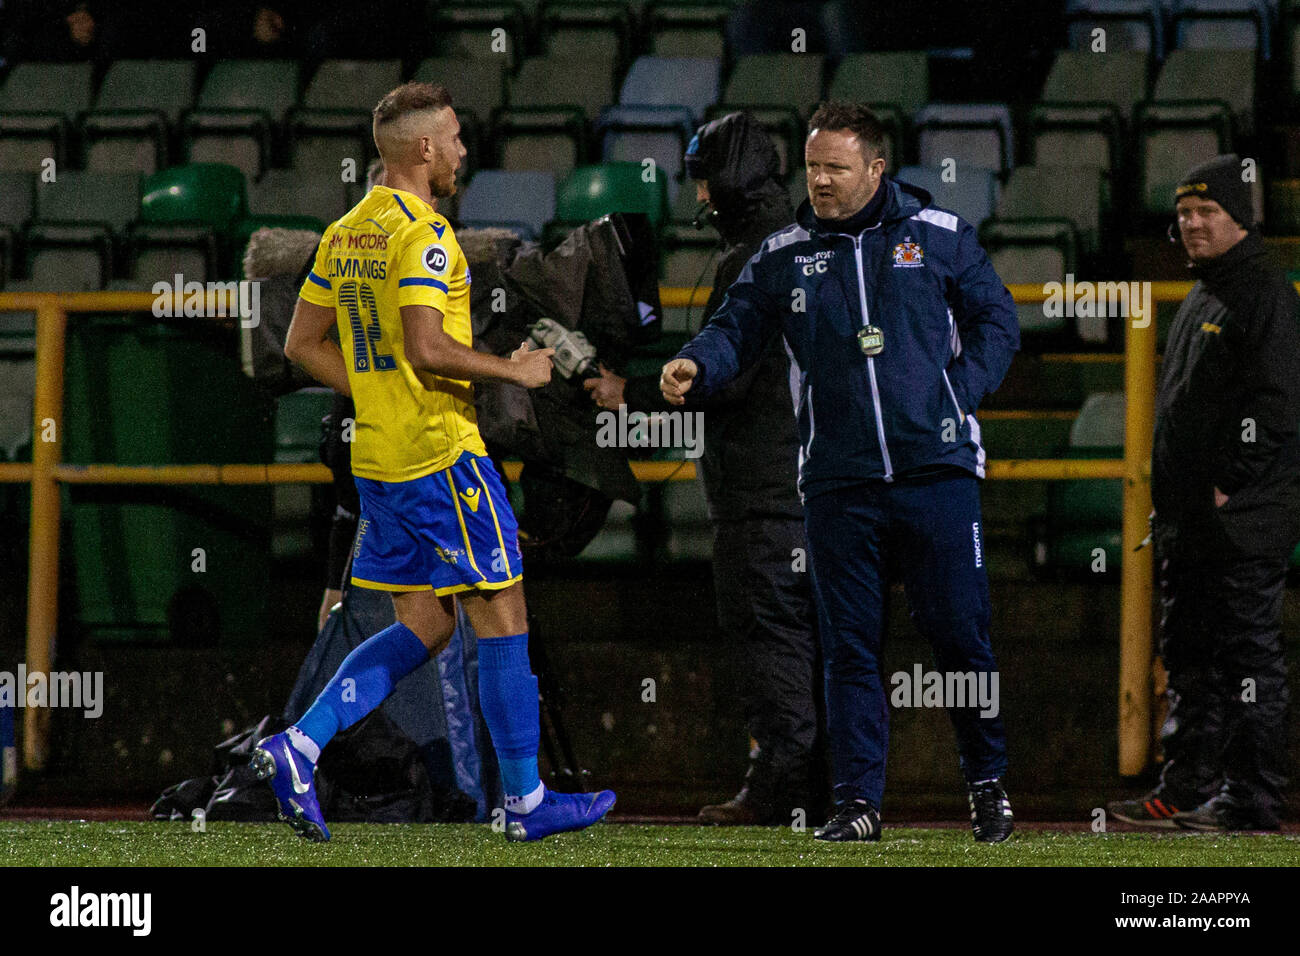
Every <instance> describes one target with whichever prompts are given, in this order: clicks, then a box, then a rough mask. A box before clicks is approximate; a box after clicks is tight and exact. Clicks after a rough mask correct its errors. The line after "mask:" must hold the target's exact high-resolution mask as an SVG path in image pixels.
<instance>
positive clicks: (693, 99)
mask: <svg viewBox="0 0 1300 956" xmlns="http://www.w3.org/2000/svg"><path fill="white" fill-rule="evenodd" d="M719 90H720V67H719V62H718V60H716V59H713V58H701V57H694V58H692V57H660V56H642V57H638V58H637V59H636V62H634V63H633V64H632V66H631V68H630V69H629V70H628V72H627V76H626V77H624V79H623V86H622V88H621V89H620V90H619V94H618V103H619V105H620V106H676V107H683V108H685V109H687V110H689V111H690V115H691V119H692V121H696V122H698V121H699V120H700V119H702V118H703V116H704V114H705V111H707V110H708V108H709V107H710V106H712V105H713V104H714V103H716V102H717V99H718V93H719Z"/></svg>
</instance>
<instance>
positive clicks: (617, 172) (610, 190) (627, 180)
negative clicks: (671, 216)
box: [555, 163, 668, 227]
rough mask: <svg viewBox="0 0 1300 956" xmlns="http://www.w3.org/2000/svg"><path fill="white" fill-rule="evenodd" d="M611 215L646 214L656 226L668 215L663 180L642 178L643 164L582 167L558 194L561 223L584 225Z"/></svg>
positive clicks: (569, 178) (666, 195)
mask: <svg viewBox="0 0 1300 956" xmlns="http://www.w3.org/2000/svg"><path fill="white" fill-rule="evenodd" d="M611 212H643V213H645V214H647V215H648V216H649V217H650V222H651V223H652V224H653V225H654V226H656V227H657V226H659V224H660V223H662V222H663V221H664V220H665V219H666V218H667V215H668V191H667V188H666V186H665V184H664V181H663V178H662V177H658V178H656V179H654V180H652V181H650V182H646V181H645V180H644V179H643V178H642V167H641V164H640V163H600V164H598V165H594V166H581V167H579V168H578V169H575V170H574V171H573V172H572V173H570V174H569V175H568V176H566V177H565V178H564V180H563V181H562V182H561V183H560V186H559V189H558V190H556V197H555V217H556V221H557V222H559V223H568V224H573V223H582V222H587V221H588V220H591V219H596V218H598V217H600V216H604V215H607V214H608V213H611Z"/></svg>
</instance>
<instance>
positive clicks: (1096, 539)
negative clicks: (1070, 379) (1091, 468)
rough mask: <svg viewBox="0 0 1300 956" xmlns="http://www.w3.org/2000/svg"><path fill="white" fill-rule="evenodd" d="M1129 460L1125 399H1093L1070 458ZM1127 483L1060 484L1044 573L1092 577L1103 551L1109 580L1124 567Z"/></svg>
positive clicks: (1043, 545) (1051, 499) (1051, 506)
mask: <svg viewBox="0 0 1300 956" xmlns="http://www.w3.org/2000/svg"><path fill="white" fill-rule="evenodd" d="M1123 456H1124V393H1123V392H1106V393H1100V394H1093V395H1089V396H1088V398H1087V399H1086V400H1085V401H1084V403H1083V407H1082V408H1081V409H1080V410H1079V417H1078V418H1076V419H1075V422H1074V425H1073V426H1072V427H1071V429H1070V443H1069V446H1068V447H1067V448H1066V449H1065V451H1064V457H1066V458H1122V457H1123ZM1123 494H1124V492H1123V482H1122V481H1119V480H1116V479H1096V480H1089V481H1054V482H1052V483H1051V484H1050V485H1049V486H1048V492H1047V521H1046V538H1045V540H1044V541H1040V542H1039V543H1038V547H1037V555H1036V563H1037V564H1038V565H1039V567H1040V568H1044V569H1052V570H1061V571H1067V572H1073V573H1092V568H1093V563H1094V561H1095V560H1096V557H1097V549H1101V551H1103V552H1104V554H1105V562H1106V564H1105V567H1106V573H1107V575H1108V577H1107V578H1106V580H1118V578H1117V577H1114V573H1115V572H1117V571H1119V569H1120V567H1121V566H1122V562H1123V558H1124V554H1123V549H1122V547H1121V524H1122V516H1123Z"/></svg>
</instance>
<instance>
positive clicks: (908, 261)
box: [661, 103, 1019, 842]
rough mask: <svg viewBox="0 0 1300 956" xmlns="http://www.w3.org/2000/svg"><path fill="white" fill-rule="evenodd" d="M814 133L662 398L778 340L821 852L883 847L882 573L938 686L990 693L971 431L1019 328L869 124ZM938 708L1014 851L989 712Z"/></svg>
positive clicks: (991, 278) (962, 228) (721, 373)
mask: <svg viewBox="0 0 1300 956" xmlns="http://www.w3.org/2000/svg"><path fill="white" fill-rule="evenodd" d="M809 125H810V130H811V132H810V133H809V136H808V140H807V143H806V147H805V160H806V166H807V171H808V191H809V201H808V202H804V203H802V204H801V205H800V207H799V210H798V212H797V214H796V224H795V225H792V226H790V227H789V228H787V229H784V230H782V231H780V232H777V233H774V234H773V235H771V236H769V237H768V238H767V239H766V240H765V241H764V243H763V245H762V246H761V247H760V249H759V251H758V253H757V254H755V255H754V257H753V258H751V259H750V260H749V262H748V264H747V265H746V266H745V269H744V270H743V271H742V273H741V274H740V277H739V279H737V280H736V282H735V283H734V284H733V285H732V286H731V288H730V289H729V290H728V293H727V298H726V300H725V301H724V302H723V303H722V305H721V307H720V308H719V309H718V310H717V312H715V313H714V315H713V317H712V320H711V321H710V323H709V324H708V326H706V327H705V328H704V329H703V330H702V331H701V332H700V334H699V335H697V336H696V337H695V338H694V339H692V340H691V342H689V343H688V344H687V345H686V346H685V347H684V348H683V349H682V351H681V352H680V353H679V355H678V356H677V357H676V358H675V359H673V360H672V361H671V362H669V363H668V364H667V365H666V366H665V367H664V373H663V378H662V380H661V387H662V390H663V393H664V396H665V398H666V399H667V400H668V401H669V402H671V403H673V404H683V403H684V402H685V401H689V400H693V399H697V398H700V397H705V396H708V395H709V394H711V393H713V392H715V391H716V390H717V389H718V388H720V387H722V386H723V385H725V384H726V383H727V382H729V381H731V380H732V379H734V378H735V377H736V376H737V375H738V374H740V373H741V372H742V371H743V370H744V369H746V368H748V367H749V366H750V365H752V364H753V363H754V362H755V361H757V360H758V358H759V356H760V354H761V352H762V348H763V344H764V342H765V341H766V340H767V339H768V337H769V336H770V335H772V334H774V333H776V332H777V331H779V332H780V333H781V334H782V335H783V336H784V341H785V347H786V349H787V351H788V352H789V354H790V358H791V381H790V387H791V392H792V398H793V402H794V406H795V410H796V415H797V418H798V424H799V432H800V438H801V442H802V447H801V449H800V455H799V490H800V493H801V495H802V496H803V499H804V508H805V522H806V527H807V537H808V546H809V551H810V558H811V562H810V564H811V571H812V584H813V592H814V597H815V599H816V603H817V609H818V614H819V621H820V625H821V634H822V641H823V648H824V656H825V667H826V696H827V720H828V729H829V733H830V738H831V750H832V761H833V770H834V775H835V785H836V805H837V806H836V813H835V815H834V816H833V817H832V819H831V820H830V821H829V822H828V823H827V824H826V825H825V826H824V827H822V828H820V829H818V830H817V831H816V836H817V837H818V838H819V839H824V840H872V839H879V836H880V815H879V810H880V805H881V798H882V795H883V791H884V769H885V753H886V747H887V742H888V725H889V711H888V706H889V703H888V700H887V696H886V695H887V689H886V686H885V681H886V677H885V675H883V674H882V673H881V669H880V647H881V632H882V626H883V608H884V603H885V597H886V594H887V592H888V583H887V580H886V576H887V574H888V573H889V572H890V571H894V570H896V571H897V572H898V573H900V574H901V575H902V579H903V583H904V586H905V589H906V591H907V596H908V602H909V605H910V607H911V613H912V618H913V620H914V621H915V622H916V624H917V626H918V627H919V629H920V630H921V632H922V633H923V634H924V635H925V636H926V638H927V639H928V640H929V641H930V643H931V646H932V647H933V650H934V655H935V662H936V664H937V667H938V670H939V671H940V672H941V673H942V674H944V675H945V677H946V675H949V674H954V675H955V674H962V675H972V676H973V680H972V681H971V682H968V683H966V684H964V685H963V686H966V687H969V686H970V685H971V683H977V684H979V686H984V687H995V686H997V685H995V684H993V682H992V679H991V676H992V675H994V674H996V664H995V661H994V658H993V652H992V648H991V646H990V641H989V618H990V611H989V596H988V579H987V576H986V573H985V568H984V558H983V553H982V541H981V522H980V501H979V487H978V479H979V478H982V477H984V463H985V454H984V448H983V446H982V445H981V444H980V428H979V423H978V421H977V420H976V418H975V415H974V412H975V411H976V409H978V408H979V405H980V402H981V401H982V400H983V399H984V397H985V396H986V395H988V394H989V393H990V392H991V391H993V390H994V389H995V388H996V387H997V386H998V384H999V383H1000V382H1001V381H1002V378H1003V376H1004V375H1005V374H1006V372H1007V369H1008V367H1009V366H1010V364H1011V358H1012V355H1013V354H1014V353H1015V351H1016V349H1017V348H1018V346H1019V328H1018V325H1017V321H1016V313H1015V306H1014V303H1013V302H1012V299H1011V295H1010V293H1008V292H1007V290H1006V287H1005V286H1004V285H1003V283H1002V281H1001V280H1000V279H999V278H998V276H997V273H996V272H994V270H993V267H992V265H991V264H990V263H989V260H988V257H987V256H986V255H985V253H984V251H983V249H981V248H980V246H979V243H978V242H977V240H976V234H975V229H974V228H973V227H972V226H971V225H970V224H969V223H967V222H965V221H963V220H962V219H960V218H959V217H958V216H956V215H954V214H953V213H950V212H946V211H944V210H941V209H938V208H935V207H933V206H931V205H930V196H929V194H928V193H926V192H925V191H924V190H922V189H918V188H916V187H914V186H911V185H908V184H907V183H903V182H899V181H897V180H892V179H890V178H889V177H888V176H886V175H885V174H884V167H885V159H884V136H883V130H882V129H881V127H880V124H879V122H878V121H877V120H876V118H875V117H874V116H873V115H872V114H871V113H870V111H868V110H866V109H865V108H864V107H860V106H856V105H851V104H837V103H830V104H824V105H823V106H822V107H820V108H819V109H818V111H817V113H815V114H814V116H813V118H812V121H811V122H810V124H809ZM980 675H983V676H980ZM948 683H949V681H947V680H945V684H948ZM952 684H953V686H954V688H955V687H956V685H957V682H956V681H953V682H952ZM920 692H921V688H914V689H913V699H914V700H919V698H920ZM971 696H972V697H973V696H975V695H971ZM944 703H945V705H946V706H948V710H949V714H950V716H951V717H952V721H953V724H954V727H955V729H956V733H957V742H958V750H959V752H960V757H961V766H962V770H963V773H964V775H965V778H966V782H967V788H968V793H969V796H970V805H971V818H972V827H973V829H974V831H975V837H976V839H977V840H981V841H986V842H996V841H999V840H1002V839H1005V838H1006V837H1007V836H1009V835H1010V833H1011V829H1012V820H1011V808H1010V804H1009V802H1008V801H1007V798H1006V793H1005V791H1004V790H1003V788H1002V785H1001V780H1000V778H1001V777H1002V775H1003V773H1004V771H1005V769H1006V747H1005V738H1004V734H1003V728H1002V722H1001V719H1000V718H999V717H998V716H997V709H996V707H993V708H990V707H981V706H980V705H979V704H978V703H977V702H976V701H975V700H970V699H968V700H965V701H955V700H948V699H945V701H944ZM955 704H964V706H954V705H955ZM981 713H983V714H984V716H981Z"/></svg>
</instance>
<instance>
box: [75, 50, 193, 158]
mask: <svg viewBox="0 0 1300 956" xmlns="http://www.w3.org/2000/svg"><path fill="white" fill-rule="evenodd" d="M195 71H196V64H195V62H194V61H192V60H117V61H116V62H114V63H113V65H112V66H110V67H109V68H108V73H107V74H105V76H104V82H103V85H102V86H100V88H99V95H98V96H97V97H96V98H95V106H94V108H93V109H92V110H91V111H90V112H88V113H86V115H85V116H84V117H83V118H82V120H81V137H82V152H83V158H84V163H85V166H86V168H87V169H97V170H103V171H105V172H112V171H117V172H120V171H123V170H132V169H133V170H138V171H140V172H142V173H151V172H153V171H154V170H156V169H161V168H162V167H164V166H166V165H167V149H168V137H169V133H170V130H171V129H172V128H173V127H175V126H176V124H177V123H179V121H180V117H181V114H182V113H183V112H185V111H186V110H188V109H189V108H190V107H191V106H193V104H194V77H195Z"/></svg>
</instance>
